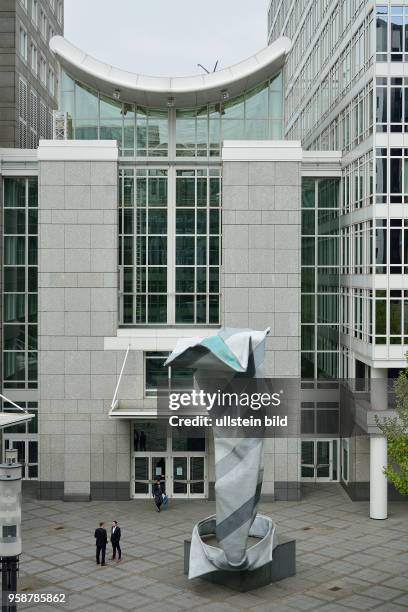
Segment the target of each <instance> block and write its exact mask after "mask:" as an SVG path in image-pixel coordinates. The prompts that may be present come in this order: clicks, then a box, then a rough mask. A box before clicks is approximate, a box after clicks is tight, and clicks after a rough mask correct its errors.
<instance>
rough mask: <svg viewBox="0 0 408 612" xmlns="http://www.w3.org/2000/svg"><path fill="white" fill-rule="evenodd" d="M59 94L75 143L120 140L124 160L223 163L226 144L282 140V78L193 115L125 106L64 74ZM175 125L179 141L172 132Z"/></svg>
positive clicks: (171, 110) (195, 109) (188, 112)
mask: <svg viewBox="0 0 408 612" xmlns="http://www.w3.org/2000/svg"><path fill="white" fill-rule="evenodd" d="M61 89H62V109H63V110H64V111H65V112H67V113H68V115H69V120H70V121H71V122H72V129H73V137H74V138H76V139H79V140H88V139H98V138H101V139H108V140H117V141H118V144H119V148H120V151H121V155H122V156H123V157H135V156H136V157H168V156H170V157H172V156H174V155H176V156H177V157H191V158H197V157H199V158H211V157H219V156H220V152H221V143H222V142H223V140H231V139H243V138H245V139H252V140H265V139H279V138H281V137H282V123H283V110H282V107H283V104H282V76H281V74H279V75H278V76H276V77H275V78H274V79H272V80H271V81H267V82H266V83H264V84H263V85H261V86H260V87H257V88H256V89H254V90H252V91H249V92H247V93H246V94H244V95H243V96H242V97H240V98H234V99H231V100H230V99H228V94H227V93H224V94H223V93H222V92H220V102H219V103H217V104H205V105H203V106H202V107H198V108H193V109H173V108H171V109H170V110H169V109H156V110H155V109H146V108H143V107H141V106H136V105H134V104H127V103H123V102H121V101H120V100H115V99H110V98H106V97H105V96H103V95H101V94H98V93H97V92H95V91H93V90H91V89H89V88H87V87H86V86H85V85H82V84H80V83H78V82H75V81H73V80H72V79H71V78H70V77H69V76H68V75H67V74H65V73H63V75H62V87H61ZM223 97H225V99H222V98H223ZM173 123H175V136H173V135H172V134H171V130H170V128H169V125H171V124H173ZM170 140H172V141H173V142H172V143H169V141H170ZM174 140H175V142H174Z"/></svg>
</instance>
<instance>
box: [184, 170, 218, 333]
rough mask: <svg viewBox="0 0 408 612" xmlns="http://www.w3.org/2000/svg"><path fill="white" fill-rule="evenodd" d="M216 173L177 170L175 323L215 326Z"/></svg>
mask: <svg viewBox="0 0 408 612" xmlns="http://www.w3.org/2000/svg"><path fill="white" fill-rule="evenodd" d="M220 205H221V202H220V175H219V170H207V169H206V170H177V178H176V305H175V309H176V323H186V324H196V323H198V324H199V323H203V324H207V323H218V321H219V301H220V300H219V291H220V287H219V278H220V263H221V262H220V234H221V218H220V216H221V209H220Z"/></svg>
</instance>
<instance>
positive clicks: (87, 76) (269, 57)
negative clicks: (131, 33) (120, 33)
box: [50, 36, 291, 107]
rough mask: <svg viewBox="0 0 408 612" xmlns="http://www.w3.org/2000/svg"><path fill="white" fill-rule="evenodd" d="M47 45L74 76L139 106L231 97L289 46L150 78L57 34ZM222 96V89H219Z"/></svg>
mask: <svg viewBox="0 0 408 612" xmlns="http://www.w3.org/2000/svg"><path fill="white" fill-rule="evenodd" d="M50 48H51V50H52V51H53V53H54V54H55V55H56V57H57V59H58V60H59V62H60V64H61V66H62V67H63V68H64V69H65V70H66V72H67V73H68V74H69V75H70V76H71V77H72V78H74V79H78V80H79V81H81V82H82V83H84V84H85V85H88V86H89V87H92V88H94V89H96V90H98V91H100V92H101V93H103V94H105V95H107V96H109V97H112V96H113V95H114V93H115V91H117V92H118V94H119V95H120V99H121V100H122V101H125V102H136V103H138V104H140V105H143V106H151V107H166V106H167V104H168V100H169V98H173V99H174V102H173V105H174V106H178V107H192V106H200V105H201V104H207V103H211V102H219V101H220V100H221V99H222V97H223V93H222V92H225V91H226V92H227V95H228V96H229V97H231V98H233V97H235V96H239V95H240V94H241V93H242V92H244V91H246V90H248V89H251V88H252V87H255V86H256V85H258V84H260V83H262V82H263V81H266V80H267V79H268V78H270V77H272V76H274V74H276V73H277V72H278V71H279V70H280V69H281V68H282V66H283V64H284V62H285V57H286V55H287V54H288V53H289V51H290V48H291V41H290V40H289V38H286V37H282V38H279V39H278V40H277V41H275V42H274V43H273V44H272V45H270V46H269V47H265V49H262V50H261V51H259V53H256V54H255V55H253V56H252V57H250V58H248V59H246V60H243V61H242V62H239V63H238V64H235V65H234V66H231V67H229V68H225V69H223V70H219V71H218V72H213V73H210V74H204V75H197V76H192V77H174V78H172V77H170V78H167V77H154V76H145V75H141V74H135V73H132V72H126V71H125V70H120V69H119V68H115V67H114V66H110V65H109V64H105V63H104V62H100V61H99V60H97V59H95V58H93V57H91V56H90V55H88V54H87V53H85V52H84V51H81V50H80V49H78V48H77V47H75V46H74V45H73V44H71V43H70V42H69V41H68V40H66V39H65V38H63V37H62V36H54V38H52V39H51V41H50ZM224 95H225V94H224Z"/></svg>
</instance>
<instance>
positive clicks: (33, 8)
mask: <svg viewBox="0 0 408 612" xmlns="http://www.w3.org/2000/svg"><path fill="white" fill-rule="evenodd" d="M38 8H39V7H38V0H32V3H31V20H32V22H33V23H34V25H35V26H36V27H37V28H38Z"/></svg>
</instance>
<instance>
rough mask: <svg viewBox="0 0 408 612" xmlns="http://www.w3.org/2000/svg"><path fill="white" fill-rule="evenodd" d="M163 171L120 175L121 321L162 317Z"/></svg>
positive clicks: (165, 261)
mask: <svg viewBox="0 0 408 612" xmlns="http://www.w3.org/2000/svg"><path fill="white" fill-rule="evenodd" d="M167 175H168V172H167V170H149V169H144V170H143V169H140V170H134V169H131V170H123V171H121V174H120V199H119V206H120V208H119V266H120V273H121V289H122V291H123V294H122V295H123V299H122V323H123V324H133V325H134V324H160V323H161V324H166V323H167V320H168V304H167V293H168V291H167V287H168V278H167V277H168V246H167V245H168V237H167V232H168V176H167Z"/></svg>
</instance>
